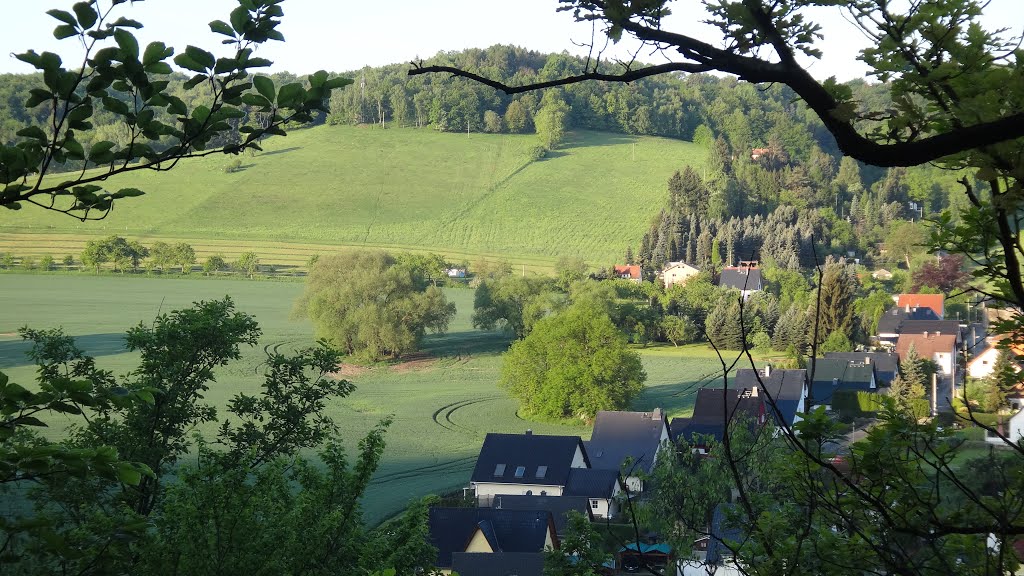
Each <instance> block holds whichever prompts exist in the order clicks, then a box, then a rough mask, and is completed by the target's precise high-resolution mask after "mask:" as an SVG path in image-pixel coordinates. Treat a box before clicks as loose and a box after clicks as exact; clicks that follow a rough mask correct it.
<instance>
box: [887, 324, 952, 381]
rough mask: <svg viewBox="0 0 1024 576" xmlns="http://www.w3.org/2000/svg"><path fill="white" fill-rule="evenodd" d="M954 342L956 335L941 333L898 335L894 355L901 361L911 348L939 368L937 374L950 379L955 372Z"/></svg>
mask: <svg viewBox="0 0 1024 576" xmlns="http://www.w3.org/2000/svg"><path fill="white" fill-rule="evenodd" d="M956 341H957V335H956V334H948V333H942V332H924V333H921V334H912V333H906V334H900V338H899V340H897V341H896V354H897V355H899V357H900V360H902V359H904V358H906V355H907V352H909V351H910V347H911V346H913V347H914V348H915V349H916V350H917V355H918V356H920V357H921V358H924V359H926V360H931V361H932V362H935V363H936V364H937V365H938V366H939V373H940V374H942V376H945V377H952V376H954V375H955V374H956V371H957V354H956Z"/></svg>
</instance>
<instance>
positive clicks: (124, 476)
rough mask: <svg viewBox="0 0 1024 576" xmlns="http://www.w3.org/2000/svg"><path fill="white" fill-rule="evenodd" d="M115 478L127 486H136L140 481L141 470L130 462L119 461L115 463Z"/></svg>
mask: <svg viewBox="0 0 1024 576" xmlns="http://www.w3.org/2000/svg"><path fill="white" fill-rule="evenodd" d="M117 479H118V480H120V481H121V482H123V483H125V484H128V485H129V486H136V485H138V483H139V482H142V472H140V471H139V470H138V469H136V468H135V466H133V465H132V464H129V463H127V462H121V463H119V464H118V465H117Z"/></svg>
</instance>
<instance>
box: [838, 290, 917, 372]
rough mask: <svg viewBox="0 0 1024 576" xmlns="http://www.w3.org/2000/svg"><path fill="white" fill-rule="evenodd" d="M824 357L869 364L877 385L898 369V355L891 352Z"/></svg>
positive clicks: (842, 353) (853, 353)
mask: <svg viewBox="0 0 1024 576" xmlns="http://www.w3.org/2000/svg"><path fill="white" fill-rule="evenodd" d="M929 310H931V308H929ZM825 358H841V359H844V360H852V361H854V362H863V363H865V364H871V365H872V366H873V367H874V369H875V378H876V379H877V380H878V384H879V386H881V385H882V384H889V383H891V382H892V379H893V378H895V377H896V374H897V373H898V372H899V369H900V357H899V356H898V355H896V354H895V353H893V352H826V353H825Z"/></svg>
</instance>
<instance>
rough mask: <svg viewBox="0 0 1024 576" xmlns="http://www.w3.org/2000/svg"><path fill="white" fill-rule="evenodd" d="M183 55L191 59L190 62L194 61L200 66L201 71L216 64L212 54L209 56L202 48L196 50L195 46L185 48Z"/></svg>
mask: <svg viewBox="0 0 1024 576" xmlns="http://www.w3.org/2000/svg"><path fill="white" fill-rule="evenodd" d="M185 54H187V55H188V56H189V57H190V58H192V60H194V61H195V62H197V63H198V64H199V65H200V66H202V67H203V69H207V68H213V66H214V65H215V64H216V63H217V59H216V58H214V57H213V54H210V53H209V52H207V51H206V50H203V49H202V48H196V47H195V46H186V47H185ZM197 72H198V70H197Z"/></svg>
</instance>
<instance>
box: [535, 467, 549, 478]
mask: <svg viewBox="0 0 1024 576" xmlns="http://www.w3.org/2000/svg"><path fill="white" fill-rule="evenodd" d="M547 474H548V467H547V466H537V478H543V477H545V476H547Z"/></svg>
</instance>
